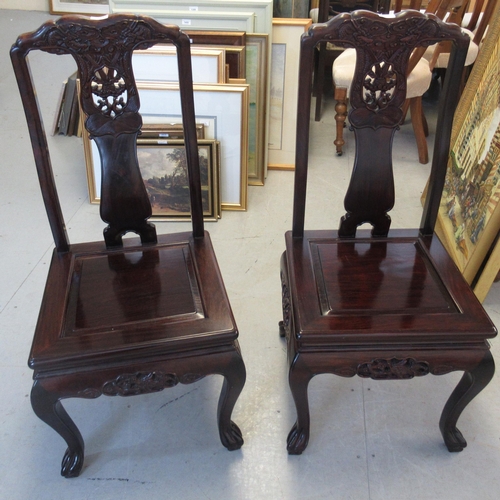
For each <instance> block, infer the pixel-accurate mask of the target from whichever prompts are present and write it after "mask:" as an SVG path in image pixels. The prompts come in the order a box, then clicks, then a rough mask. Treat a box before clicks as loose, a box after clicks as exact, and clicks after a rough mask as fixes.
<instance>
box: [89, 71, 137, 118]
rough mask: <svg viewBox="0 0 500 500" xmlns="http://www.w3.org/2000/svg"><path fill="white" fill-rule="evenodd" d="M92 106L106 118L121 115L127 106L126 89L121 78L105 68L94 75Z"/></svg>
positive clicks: (117, 73)
mask: <svg viewBox="0 0 500 500" xmlns="http://www.w3.org/2000/svg"><path fill="white" fill-rule="evenodd" d="M91 89H92V98H93V101H94V106H95V107H96V108H97V109H99V111H100V112H101V113H102V114H103V115H106V116H110V117H111V118H115V117H116V116H117V115H121V114H122V113H123V110H124V109H125V107H126V105H127V100H128V99H127V96H128V93H127V87H126V85H125V80H124V79H123V76H122V75H121V74H120V73H119V72H118V71H117V70H116V69H114V68H108V67H107V66H105V67H104V68H101V69H99V70H97V71H96V72H95V73H94V77H93V80H92V84H91Z"/></svg>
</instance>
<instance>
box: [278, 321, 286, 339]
mask: <svg viewBox="0 0 500 500" xmlns="http://www.w3.org/2000/svg"><path fill="white" fill-rule="evenodd" d="M279 328H280V337H281V338H283V337H285V336H286V332H285V325H284V323H283V321H280V322H279Z"/></svg>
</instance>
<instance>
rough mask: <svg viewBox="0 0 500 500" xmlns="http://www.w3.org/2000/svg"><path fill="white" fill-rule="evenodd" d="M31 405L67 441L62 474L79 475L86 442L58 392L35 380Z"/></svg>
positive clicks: (67, 475) (65, 475) (66, 475)
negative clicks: (44, 386)
mask: <svg viewBox="0 0 500 500" xmlns="http://www.w3.org/2000/svg"><path fill="white" fill-rule="evenodd" d="M31 406H32V407H33V411H34V412H35V414H36V415H37V416H38V417H39V418H40V419H41V420H43V421H44V422H45V423H46V424H47V425H50V427H52V428H53V429H54V430H55V431H56V432H57V433H58V434H59V435H60V436H61V437H62V438H63V439H64V440H65V441H66V443H67V445H68V449H67V450H66V453H65V454H64V457H63V459H62V464H61V475H62V476H64V477H77V476H78V475H79V474H80V471H81V470H82V466H83V459H84V443H83V438H82V435H81V434H80V431H79V430H78V428H77V427H76V425H75V423H74V422H73V420H71V418H70V416H69V415H68V414H67V413H66V410H65V409H64V408H63V406H62V404H61V402H60V401H59V397H58V395H57V394H54V393H51V392H48V391H47V390H45V389H44V388H43V387H42V385H41V384H40V383H39V382H38V381H35V383H34V384H33V388H32V390H31Z"/></svg>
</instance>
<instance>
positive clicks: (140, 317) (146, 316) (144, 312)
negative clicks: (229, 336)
mask: <svg viewBox="0 0 500 500" xmlns="http://www.w3.org/2000/svg"><path fill="white" fill-rule="evenodd" d="M72 275H73V276H72V284H71V290H70V299H69V303H68V311H67V314H66V317H67V324H66V327H65V331H64V336H71V335H80V334H81V333H82V330H86V329H95V328H100V329H103V330H106V329H108V328H109V327H115V328H116V327H117V326H118V327H119V326H121V325H126V324H128V323H134V322H142V321H150V320H151V321H155V320H157V319H159V318H171V319H173V320H175V319H176V318H178V317H181V316H186V317H191V316H194V315H196V314H199V315H200V317H202V316H203V311H202V310H201V303H200V292H199V289H198V287H197V284H196V280H195V277H194V269H193V262H192V259H191V255H190V251H189V246H188V244H187V243H186V244H184V245H172V246H167V247H163V248H161V247H160V248H157V247H155V248H151V249H147V248H146V249H145V250H140V251H128V252H119V253H115V254H108V255H99V254H97V255H81V256H79V255H77V256H75V257H74V262H73V273H72Z"/></svg>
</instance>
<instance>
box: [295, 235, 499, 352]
mask: <svg viewBox="0 0 500 500" xmlns="http://www.w3.org/2000/svg"><path fill="white" fill-rule="evenodd" d="M286 242H287V247H286V248H287V250H286V251H287V261H288V269H289V279H290V290H291V291H292V294H294V293H295V294H296V295H295V296H292V303H293V304H294V310H293V320H294V324H295V327H294V332H295V335H296V337H297V341H298V342H299V344H300V345H301V346H307V345H315V346H317V345H321V346H328V345H355V344H357V343H366V342H370V341H372V339H376V341H377V342H381V343H383V342H391V343H401V342H402V343H406V342H411V343H415V342H417V343H434V342H444V343H446V342H449V341H450V339H454V341H458V340H462V341H464V342H478V341H483V340H484V339H486V338H491V337H493V336H495V334H496V330H495V328H494V326H493V325H492V323H491V321H490V320H489V318H488V317H487V316H486V314H485V313H484V312H483V311H482V308H481V306H480V304H479V302H478V301H477V299H476V297H475V296H474V294H473V292H471V291H470V289H469V287H468V286H467V285H466V284H465V282H464V280H463V278H462V276H461V275H460V273H459V271H458V269H457V268H456V267H455V265H454V263H453V262H452V260H451V258H450V257H449V256H448V254H447V253H446V250H445V249H444V248H443V246H442V245H441V243H440V242H439V240H438V239H437V238H428V239H426V238H421V237H418V234H417V232H416V231H415V232H414V233H413V236H411V232H408V231H403V230H401V231H397V230H396V231H395V230H393V231H391V233H390V237H389V238H369V237H366V238H365V237H358V238H355V239H354V238H353V239H342V238H338V237H337V235H336V232H334V231H306V232H305V235H304V239H303V240H300V239H297V240H294V239H293V238H292V236H291V233H287V236H286ZM299 295H300V300H299Z"/></svg>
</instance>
